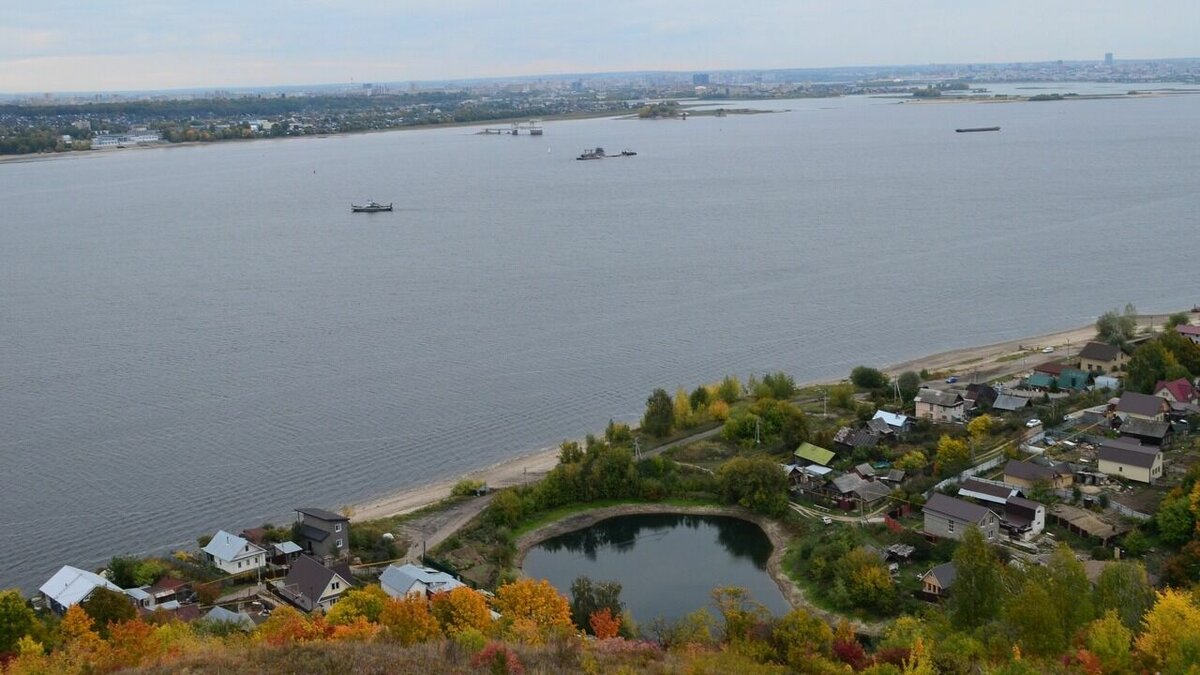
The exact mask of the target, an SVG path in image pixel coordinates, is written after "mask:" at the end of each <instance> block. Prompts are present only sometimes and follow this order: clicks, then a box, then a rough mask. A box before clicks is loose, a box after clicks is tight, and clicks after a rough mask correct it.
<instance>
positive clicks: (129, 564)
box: [108, 555, 140, 588]
mask: <svg viewBox="0 0 1200 675" xmlns="http://www.w3.org/2000/svg"><path fill="white" fill-rule="evenodd" d="M138 562H139V561H138V559H137V558H134V557H133V556H127V555H117V556H113V558H112V560H109V561H108V572H109V575H110V579H111V580H112V582H113V583H114V584H116V585H118V586H120V587H121V588H134V587H136V586H139V585H140V584H137V583H134V580H133V577H134V575H135V574H136V573H137V567H138Z"/></svg>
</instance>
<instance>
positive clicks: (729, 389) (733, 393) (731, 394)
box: [717, 375, 742, 405]
mask: <svg viewBox="0 0 1200 675" xmlns="http://www.w3.org/2000/svg"><path fill="white" fill-rule="evenodd" d="M741 397H742V383H741V382H739V381H738V379H737V378H736V377H734V376H733V375H729V376H727V377H726V378H725V379H723V380H721V384H720V386H718V387H717V398H719V399H721V400H722V401H725V402H726V403H728V404H729V405H733V404H734V403H737V401H738V399H739V398H741Z"/></svg>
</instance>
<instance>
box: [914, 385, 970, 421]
mask: <svg viewBox="0 0 1200 675" xmlns="http://www.w3.org/2000/svg"><path fill="white" fill-rule="evenodd" d="M913 405H914V407H915V414H916V416H917V417H922V418H925V419H929V420H933V421H934V422H958V421H960V420H962V416H963V397H962V395H961V394H957V393H955V392H951V391H938V390H937V389H922V390H920V391H919V392H918V393H917V396H916V398H914V399H913Z"/></svg>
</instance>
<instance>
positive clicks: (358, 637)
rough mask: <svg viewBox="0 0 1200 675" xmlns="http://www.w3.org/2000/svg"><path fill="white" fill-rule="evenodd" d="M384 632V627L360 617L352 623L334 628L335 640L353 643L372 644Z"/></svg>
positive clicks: (341, 624) (333, 635)
mask: <svg viewBox="0 0 1200 675" xmlns="http://www.w3.org/2000/svg"><path fill="white" fill-rule="evenodd" d="M382 631H383V626H380V625H379V624H377V623H371V622H370V621H368V620H367V618H366V617H364V616H360V617H358V618H356V619H354V621H352V622H350V623H340V624H337V625H336V626H333V627H332V637H333V639H334V640H347V641H353V642H370V641H371V640H374V639H375V637H376V636H377V635H379V634H380V633H381V632H382Z"/></svg>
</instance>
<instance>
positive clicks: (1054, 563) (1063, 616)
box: [1046, 543, 1096, 647]
mask: <svg viewBox="0 0 1200 675" xmlns="http://www.w3.org/2000/svg"><path fill="white" fill-rule="evenodd" d="M1046 571H1047V572H1048V575H1049V582H1050V586H1049V588H1050V597H1051V599H1052V602H1051V606H1052V607H1053V608H1054V614H1055V616H1056V617H1058V619H1059V621H1060V622H1062V633H1063V635H1064V636H1066V638H1068V639H1069V638H1070V637H1071V636H1073V635H1074V634H1075V632H1076V631H1078V630H1079V629H1080V628H1083V627H1084V626H1085V625H1086V624H1088V623H1089V622H1091V621H1092V620H1093V619H1095V618H1096V609H1095V605H1093V604H1092V584H1091V582H1090V581H1088V578H1087V570H1085V569H1084V567H1083V563H1081V562H1079V560H1078V559H1077V558H1076V557H1075V552H1074V551H1072V550H1071V547H1070V546H1067V545H1066V544H1065V543H1060V544H1059V545H1058V548H1057V549H1055V550H1054V553H1052V554H1051V555H1050V559H1049V560H1048V561H1047V562H1046ZM1063 646H1064V647H1066V645H1065V644H1064V645H1063Z"/></svg>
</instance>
